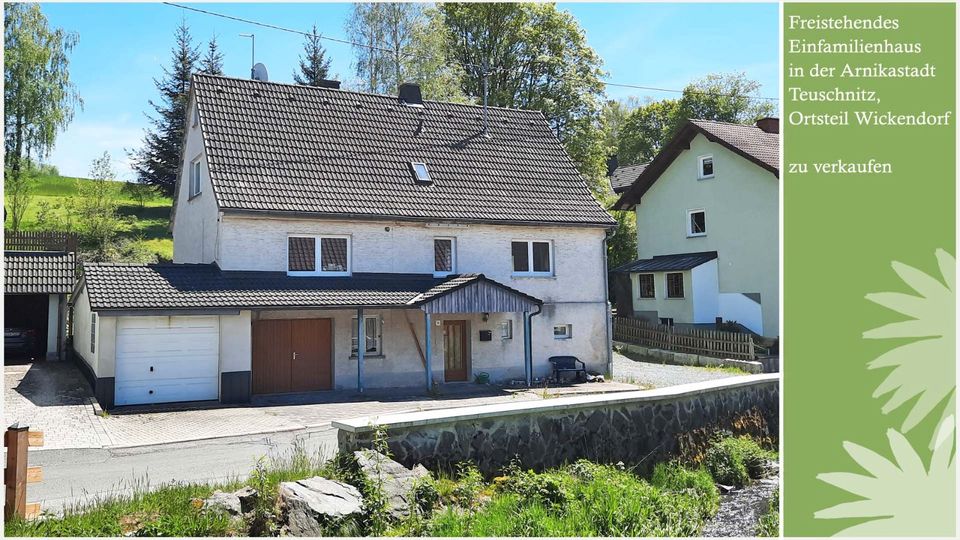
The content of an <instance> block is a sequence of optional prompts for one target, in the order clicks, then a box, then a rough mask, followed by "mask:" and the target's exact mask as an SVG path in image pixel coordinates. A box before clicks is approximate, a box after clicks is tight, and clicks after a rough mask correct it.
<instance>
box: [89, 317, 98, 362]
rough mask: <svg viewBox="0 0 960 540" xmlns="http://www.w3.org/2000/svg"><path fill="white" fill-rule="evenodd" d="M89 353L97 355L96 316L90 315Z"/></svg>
mask: <svg viewBox="0 0 960 540" xmlns="http://www.w3.org/2000/svg"><path fill="white" fill-rule="evenodd" d="M90 353H91V354H96V353H97V314H96V313H95V312H91V313H90Z"/></svg>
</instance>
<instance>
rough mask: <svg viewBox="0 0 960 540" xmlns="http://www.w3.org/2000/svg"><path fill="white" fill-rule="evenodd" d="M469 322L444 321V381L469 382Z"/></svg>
mask: <svg viewBox="0 0 960 540" xmlns="http://www.w3.org/2000/svg"><path fill="white" fill-rule="evenodd" d="M468 362H469V358H468V352H467V321H443V379H444V381H446V382H454V381H465V380H467V372H468V371H469V369H468V365H467V364H468Z"/></svg>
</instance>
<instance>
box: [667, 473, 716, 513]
mask: <svg viewBox="0 0 960 540" xmlns="http://www.w3.org/2000/svg"><path fill="white" fill-rule="evenodd" d="M650 483H651V484H653V485H654V486H656V487H658V488H660V489H664V490H667V491H673V492H678V493H688V494H690V495H693V496H694V497H697V498H698V499H700V500H701V502H702V503H703V511H704V513H705V514H704V517H707V516H711V515H713V514H715V513H716V512H717V509H719V507H720V492H719V491H718V490H717V486H716V485H714V482H713V478H712V477H711V476H710V473H708V472H707V471H706V470H705V469H704V468H703V467H701V468H699V469H696V470H690V469H686V468H684V467H682V466H681V465H680V463H678V462H675V461H674V462H670V463H658V464H657V465H656V466H655V467H654V468H653V476H652V477H651V478H650Z"/></svg>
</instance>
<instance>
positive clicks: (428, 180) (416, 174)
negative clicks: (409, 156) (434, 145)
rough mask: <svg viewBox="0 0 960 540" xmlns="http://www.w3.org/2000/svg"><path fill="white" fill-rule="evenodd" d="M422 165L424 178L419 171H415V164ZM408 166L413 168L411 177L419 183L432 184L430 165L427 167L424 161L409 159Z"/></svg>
mask: <svg viewBox="0 0 960 540" xmlns="http://www.w3.org/2000/svg"><path fill="white" fill-rule="evenodd" d="M418 165H423V173H424V174H426V175H427V176H426V178H422V177H421V176H420V173H419V172H417V166H418ZM410 168H411V169H413V178H414V179H415V180H416V181H417V182H419V183H421V184H432V183H433V176H431V175H430V167H427V164H426V162H424V161H411V162H410Z"/></svg>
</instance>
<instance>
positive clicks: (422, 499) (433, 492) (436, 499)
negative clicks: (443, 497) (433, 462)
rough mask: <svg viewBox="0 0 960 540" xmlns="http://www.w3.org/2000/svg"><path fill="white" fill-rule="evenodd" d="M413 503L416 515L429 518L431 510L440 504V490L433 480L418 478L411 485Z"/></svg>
mask: <svg viewBox="0 0 960 540" xmlns="http://www.w3.org/2000/svg"><path fill="white" fill-rule="evenodd" d="M413 503H414V507H415V508H416V510H417V513H418V514H419V515H421V516H424V517H430V516H431V515H432V514H433V509H434V508H436V507H437V505H438V504H440V490H439V489H437V484H436V483H435V482H434V481H433V478H431V477H429V476H428V477H426V478H419V479H417V480H416V481H415V482H414V484H413Z"/></svg>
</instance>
